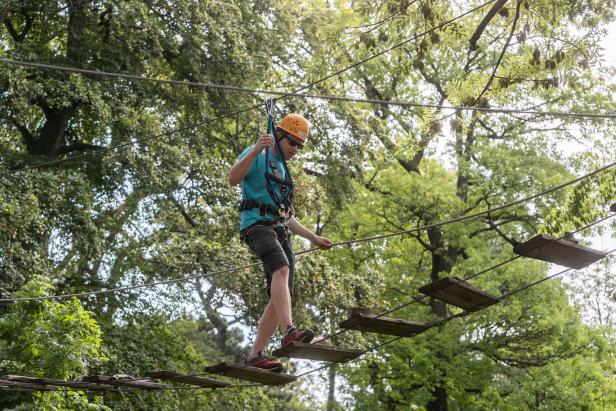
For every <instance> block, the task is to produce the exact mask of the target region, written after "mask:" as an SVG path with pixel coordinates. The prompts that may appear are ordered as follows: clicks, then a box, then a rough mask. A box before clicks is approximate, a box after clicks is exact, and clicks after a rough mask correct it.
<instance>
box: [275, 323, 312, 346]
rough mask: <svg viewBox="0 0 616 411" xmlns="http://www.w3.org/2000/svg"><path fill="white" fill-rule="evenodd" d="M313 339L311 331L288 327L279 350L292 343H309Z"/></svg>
mask: <svg viewBox="0 0 616 411" xmlns="http://www.w3.org/2000/svg"><path fill="white" fill-rule="evenodd" d="M313 338H314V331H312V330H308V329H306V330H298V329H297V328H295V327H289V328H288V329H287V333H286V334H285V335H284V337H282V341H281V342H280V348H284V347H286V346H287V345H289V344H291V343H293V342H301V343H309V342H310V341H312V339H313Z"/></svg>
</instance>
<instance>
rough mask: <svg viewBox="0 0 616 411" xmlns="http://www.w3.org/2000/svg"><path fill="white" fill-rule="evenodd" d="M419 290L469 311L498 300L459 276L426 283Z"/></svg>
mask: <svg viewBox="0 0 616 411" xmlns="http://www.w3.org/2000/svg"><path fill="white" fill-rule="evenodd" d="M419 291H420V292H421V293H423V294H425V295H428V296H430V297H434V298H437V299H439V300H441V301H445V302H446V303H448V304H452V305H455V306H457V307H460V308H463V309H465V310H468V311H477V310H479V309H482V308H485V307H488V306H490V305H493V304H496V303H497V302H498V299H496V297H494V296H491V295H490V294H487V293H485V292H483V291H481V290H480V289H478V288H475V287H473V286H472V285H470V284H469V283H467V282H466V281H464V280H463V279H462V278H458V277H445V278H441V279H440V280H438V281H435V282H433V283H432V284H428V285H424V286H423V287H421V288H420V289H419Z"/></svg>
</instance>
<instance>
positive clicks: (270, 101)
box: [265, 97, 293, 209]
mask: <svg viewBox="0 0 616 411" xmlns="http://www.w3.org/2000/svg"><path fill="white" fill-rule="evenodd" d="M275 110H276V99H275V98H273V97H269V98H267V99H265V111H266V113H267V132H268V134H271V135H272V136H274V141H275V142H276V151H277V152H278V155H279V156H280V157H281V159H282V166H283V168H284V180H282V181H281V179H279V178H277V177H276V176H275V175H274V174H272V173H270V172H269V169H268V168H269V167H271V166H272V165H271V164H270V149H269V147H266V148H265V187H266V188H267V192H268V193H269V195H270V197H271V198H272V200H273V201H274V203H275V204H276V205H277V206H278V207H280V208H282V209H285V208H289V207H290V206H291V201H293V180H292V179H291V173H289V168H288V167H287V162H286V161H285V158H284V154H283V153H282V149H281V148H280V141H278V139H277V138H276V134H275V133H276V130H275V129H274V112H275ZM272 169H273V170H272V171H274V169H275V167H272ZM273 183H275V184H276V185H277V187H278V189H279V191H280V194H281V197H279V196H278V193H276V191H275V190H274V186H273Z"/></svg>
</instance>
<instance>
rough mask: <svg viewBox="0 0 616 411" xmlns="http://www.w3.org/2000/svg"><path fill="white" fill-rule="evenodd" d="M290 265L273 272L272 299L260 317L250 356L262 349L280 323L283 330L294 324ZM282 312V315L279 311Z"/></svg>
mask: <svg viewBox="0 0 616 411" xmlns="http://www.w3.org/2000/svg"><path fill="white" fill-rule="evenodd" d="M288 281H289V267H288V266H286V265H285V266H283V267H280V268H279V269H278V270H276V271H274V273H273V274H272V284H271V287H270V300H269V302H268V303H267V306H266V307H265V310H264V311H263V315H261V318H260V319H259V326H258V327H257V336H256V338H255V343H254V346H253V347H252V350H251V351H250V356H251V357H252V356H254V355H256V354H257V353H258V352H259V351H262V350H263V349H264V348H265V346H266V345H267V342H268V341H269V340H270V339H271V338H272V336H273V335H274V332H276V327H277V326H278V325H279V324H280V328H281V330H282V332H283V333H284V331H286V327H287V326H288V325H292V324H293V322H292V320H291V294H290V292H289V285H288ZM279 312H281V313H282V315H279V314H278V313H279Z"/></svg>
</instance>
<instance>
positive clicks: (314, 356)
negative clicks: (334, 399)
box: [272, 342, 364, 363]
mask: <svg viewBox="0 0 616 411" xmlns="http://www.w3.org/2000/svg"><path fill="white" fill-rule="evenodd" d="M363 353H364V350H357V349H352V348H343V347H334V346H332V345H321V344H306V343H300V342H293V343H291V344H289V345H287V346H286V347H284V348H279V349H277V350H276V351H274V352H273V353H272V354H273V355H275V356H276V357H288V358H302V359H305V360H313V361H328V362H338V363H340V362H347V361H350V360H352V359H355V358H357V357H359V356H360V355H362V354H363Z"/></svg>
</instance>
